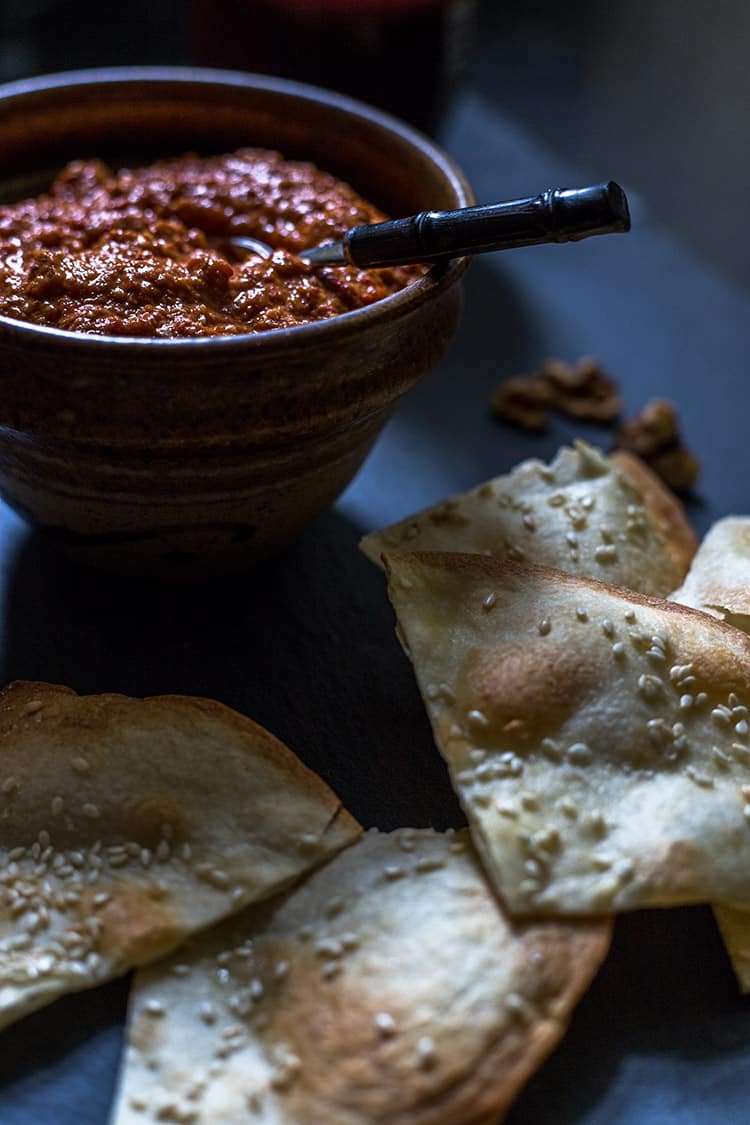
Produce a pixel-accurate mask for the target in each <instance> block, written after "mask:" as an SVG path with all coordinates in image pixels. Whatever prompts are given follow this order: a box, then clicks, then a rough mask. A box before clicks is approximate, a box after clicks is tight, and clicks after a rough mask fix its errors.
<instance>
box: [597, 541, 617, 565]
mask: <svg viewBox="0 0 750 1125" xmlns="http://www.w3.org/2000/svg"><path fill="white" fill-rule="evenodd" d="M594 558H595V559H596V561H597V562H598V563H612V562H615V561H616V560H617V547H615V546H614V544H608V545H607V546H606V547H597V548H596V550H595V551H594Z"/></svg>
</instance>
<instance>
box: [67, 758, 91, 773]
mask: <svg viewBox="0 0 750 1125" xmlns="http://www.w3.org/2000/svg"><path fill="white" fill-rule="evenodd" d="M70 764H71V766H72V768H73V769H74V770H75V772H76V773H88V771H89V769H90V768H91V767H90V766H89V763H88V761H87V760H86V758H81V757H77V758H72V759H71V762H70Z"/></svg>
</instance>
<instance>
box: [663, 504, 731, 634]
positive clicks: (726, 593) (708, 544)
mask: <svg viewBox="0 0 750 1125" xmlns="http://www.w3.org/2000/svg"><path fill="white" fill-rule="evenodd" d="M669 600H670V601H674V602H680V604H681V605H689V606H693V607H694V608H695V609H702V610H703V612H704V613H710V614H713V616H714V617H719V618H720V619H721V620H723V621H726V622H728V624H730V625H734V626H735V627H736V628H738V629H742V630H743V631H744V632H746V633H747V632H750V518H748V517H747V516H727V517H726V519H723V520H719V521H718V523H715V524H714V525H713V527H712V528H711V529H710V531H709V532H708V533H707V535H706V537H705V538H704V540H703V542H702V543H701V545H700V547H699V548H698V553H697V554H696V556H695V558H694V559H693V561H692V563H691V566H690V570H689V571H688V573H687V577H686V578H685V581H684V582H683V584H682V586H680V588H679V589H678V590H675V591H674V593H672V594H670V595H669Z"/></svg>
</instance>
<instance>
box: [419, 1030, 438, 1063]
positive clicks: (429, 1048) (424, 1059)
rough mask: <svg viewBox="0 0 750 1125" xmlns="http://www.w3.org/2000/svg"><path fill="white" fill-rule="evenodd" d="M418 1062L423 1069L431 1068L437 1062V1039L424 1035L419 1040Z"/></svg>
mask: <svg viewBox="0 0 750 1125" xmlns="http://www.w3.org/2000/svg"><path fill="white" fill-rule="evenodd" d="M417 1062H418V1063H419V1065H420V1067H422V1069H423V1070H430V1069H431V1068H432V1067H433V1066H435V1063H436V1062H437V1050H436V1047H435V1040H434V1039H432V1038H431V1036H429V1035H423V1036H422V1037H421V1039H419V1040H418V1042H417Z"/></svg>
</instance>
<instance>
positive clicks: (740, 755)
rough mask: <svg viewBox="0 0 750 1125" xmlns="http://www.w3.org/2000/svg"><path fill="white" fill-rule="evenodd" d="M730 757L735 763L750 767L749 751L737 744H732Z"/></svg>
mask: <svg viewBox="0 0 750 1125" xmlns="http://www.w3.org/2000/svg"><path fill="white" fill-rule="evenodd" d="M732 756H733V758H734V760H735V761H736V762H739V763H740V764H741V765H743V766H750V750H748V748H747V746H742V745H741V744H740V743H739V742H733V743H732Z"/></svg>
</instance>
